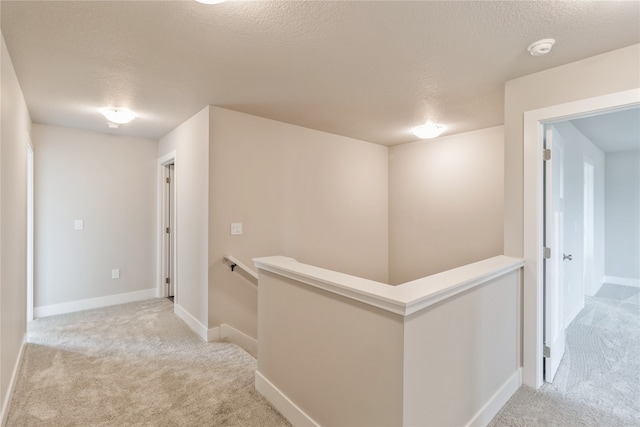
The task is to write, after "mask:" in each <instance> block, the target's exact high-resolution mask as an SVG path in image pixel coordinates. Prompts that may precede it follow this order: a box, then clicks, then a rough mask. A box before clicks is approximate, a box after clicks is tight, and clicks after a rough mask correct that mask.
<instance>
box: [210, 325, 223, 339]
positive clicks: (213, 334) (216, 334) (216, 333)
mask: <svg viewBox="0 0 640 427" xmlns="http://www.w3.org/2000/svg"><path fill="white" fill-rule="evenodd" d="M218 340H220V326H216V327H215V328H210V329H207V342H211V341H218Z"/></svg>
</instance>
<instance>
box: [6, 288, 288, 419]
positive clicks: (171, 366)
mask: <svg viewBox="0 0 640 427" xmlns="http://www.w3.org/2000/svg"><path fill="white" fill-rule="evenodd" d="M255 369H256V360H255V359H254V358H253V357H252V356H250V355H249V354H248V353H246V352H245V351H244V350H242V349H241V348H239V347H237V346H236V345H234V344H230V343H222V342H216V343H205V342H203V341H202V340H201V339H200V338H199V337H197V336H196V335H195V334H194V333H193V332H192V331H191V330H190V329H189V328H188V327H187V326H186V325H185V324H184V323H183V322H182V321H181V320H179V319H178V318H177V317H176V316H175V315H174V314H173V304H172V303H171V302H170V301H168V300H167V299H153V300H148V301H142V302H136V303H130V304H124V305H119V306H113V307H106V308H101V309H96V310H88V311H84V312H78V313H71V314H65V315H61V316H53V317H48V318H43V319H38V320H36V321H34V322H31V323H30V324H29V331H28V344H27V346H26V348H25V354H24V359H23V364H22V366H21V368H20V372H19V375H18V381H17V384H16V389H15V393H14V396H13V400H12V402H11V407H10V410H9V414H8V420H7V426H9V427H13V426H288V425H290V424H289V423H288V422H287V421H286V420H285V419H284V418H283V417H282V416H281V415H280V414H279V413H278V412H277V411H276V410H275V409H273V407H272V406H271V405H270V404H269V403H268V402H267V401H266V400H265V399H264V398H263V397H262V396H261V395H260V394H259V393H258V392H256V391H255V389H254V385H253V384H254V372H255Z"/></svg>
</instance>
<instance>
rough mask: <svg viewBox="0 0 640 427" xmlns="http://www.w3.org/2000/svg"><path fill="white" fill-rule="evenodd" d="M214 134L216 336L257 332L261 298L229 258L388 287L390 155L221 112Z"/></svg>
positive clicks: (212, 320)
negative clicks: (235, 228) (236, 232)
mask: <svg viewBox="0 0 640 427" xmlns="http://www.w3.org/2000/svg"><path fill="white" fill-rule="evenodd" d="M210 132H211V148H210V152H209V156H210V157H209V159H210V177H209V185H210V188H209V190H210V191H209V210H210V215H209V227H210V228H209V292H210V294H209V309H210V312H209V325H210V326H217V325H219V324H220V323H227V324H230V325H231V326H233V327H235V328H237V329H239V330H241V331H243V332H245V333H247V334H249V335H251V336H254V337H255V336H256V332H257V330H256V328H257V319H256V316H257V289H256V288H255V286H254V285H253V284H251V283H250V282H249V281H247V280H246V279H244V278H243V277H242V276H241V275H240V274H237V273H231V272H230V269H229V267H228V266H226V265H223V256H224V254H225V253H230V254H232V255H234V256H235V257H236V258H238V259H240V260H241V261H242V262H243V263H244V264H246V265H249V266H253V263H252V262H251V259H252V258H254V257H259V256H269V255H286V256H290V257H293V258H296V259H297V260H298V261H300V262H307V263H310V264H314V265H317V266H321V267H324V268H328V269H332V270H336V271H340V272H344V273H348V274H353V275H356V276H360V277H365V278H369V279H373V280H378V281H382V282H386V281H387V280H388V271H387V263H388V237H387V227H388V211H387V209H388V198H387V177H388V174H387V152H388V149H387V148H386V147H382V146H379V145H375V144H371V143H367V142H363V141H358V140H354V139H351V138H346V137H342V136H338V135H332V134H328V133H324V132H319V131H315V130H311V129H306V128H302V127H299V126H293V125H289V124H286V123H281V122H276V121H273V120H268V119H264V118H260V117H256V116H251V115H247V114H242V113H237V112H234V111H230V110H225V109H222V108H217V107H211V126H210ZM179 161H181V160H179ZM180 197H181V195H180V194H179V195H178V198H179V199H180ZM232 222H241V223H243V228H244V230H243V235H242V236H231V235H230V224H231V223H232ZM180 232H181V231H180V229H179V233H180ZM179 256H182V255H179Z"/></svg>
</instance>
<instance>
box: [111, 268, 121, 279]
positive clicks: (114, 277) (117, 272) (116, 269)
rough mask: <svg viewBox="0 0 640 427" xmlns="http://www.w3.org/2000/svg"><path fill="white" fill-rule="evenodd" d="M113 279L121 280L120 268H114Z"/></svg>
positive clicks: (112, 271)
mask: <svg viewBox="0 0 640 427" xmlns="http://www.w3.org/2000/svg"><path fill="white" fill-rule="evenodd" d="M111 278H112V279H119V278H120V269H119V268H114V269H113V270H111Z"/></svg>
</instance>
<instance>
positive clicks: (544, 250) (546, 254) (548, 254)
mask: <svg viewBox="0 0 640 427" xmlns="http://www.w3.org/2000/svg"><path fill="white" fill-rule="evenodd" d="M542 253H543V256H544V257H545V258H546V259H549V258H551V248H546V247H545V248H542Z"/></svg>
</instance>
